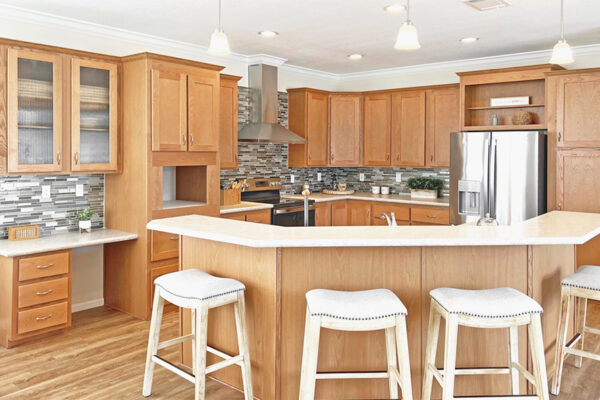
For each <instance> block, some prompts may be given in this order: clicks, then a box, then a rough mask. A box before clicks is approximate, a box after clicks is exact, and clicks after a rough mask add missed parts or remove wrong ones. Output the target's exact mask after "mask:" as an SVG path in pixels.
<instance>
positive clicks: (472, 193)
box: [458, 180, 481, 215]
mask: <svg viewBox="0 0 600 400" xmlns="http://www.w3.org/2000/svg"><path fill="white" fill-rule="evenodd" d="M480 202H481V182H480V181H467V180H459V181H458V213H459V214H463V215H479V212H480V208H479V205H480Z"/></svg>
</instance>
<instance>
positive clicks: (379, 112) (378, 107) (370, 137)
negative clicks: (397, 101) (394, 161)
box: [363, 94, 392, 167]
mask: <svg viewBox="0 0 600 400" xmlns="http://www.w3.org/2000/svg"><path fill="white" fill-rule="evenodd" d="M391 104H392V99H391V96H390V95H389V94H369V95H365V97H364V131H363V165H365V166H373V167H375V166H384V167H385V166H389V165H390V151H391V150H390V146H391V142H390V139H391Z"/></svg>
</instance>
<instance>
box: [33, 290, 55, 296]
mask: <svg viewBox="0 0 600 400" xmlns="http://www.w3.org/2000/svg"><path fill="white" fill-rule="evenodd" d="M52 292H54V290H52V289H50V290H46V291H45V292H35V294H36V295H38V296H44V295H46V294H50V293H52Z"/></svg>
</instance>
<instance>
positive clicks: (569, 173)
mask: <svg viewBox="0 0 600 400" xmlns="http://www.w3.org/2000/svg"><path fill="white" fill-rule="evenodd" d="M557 166H558V173H557V176H556V208H557V209H558V210H562V211H578V212H590V213H600V202H598V198H597V193H599V192H600V174H598V171H600V149H575V150H559V151H558V152H557Z"/></svg>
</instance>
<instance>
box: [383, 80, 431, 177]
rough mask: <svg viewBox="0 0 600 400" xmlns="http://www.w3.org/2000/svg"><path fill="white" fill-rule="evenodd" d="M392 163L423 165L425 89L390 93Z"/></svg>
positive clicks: (408, 165)
mask: <svg viewBox="0 0 600 400" xmlns="http://www.w3.org/2000/svg"><path fill="white" fill-rule="evenodd" d="M391 146H392V165H393V166H402V167H424V166H425V91H424V90H411V91H402V92H398V93H394V94H392V144H391Z"/></svg>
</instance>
